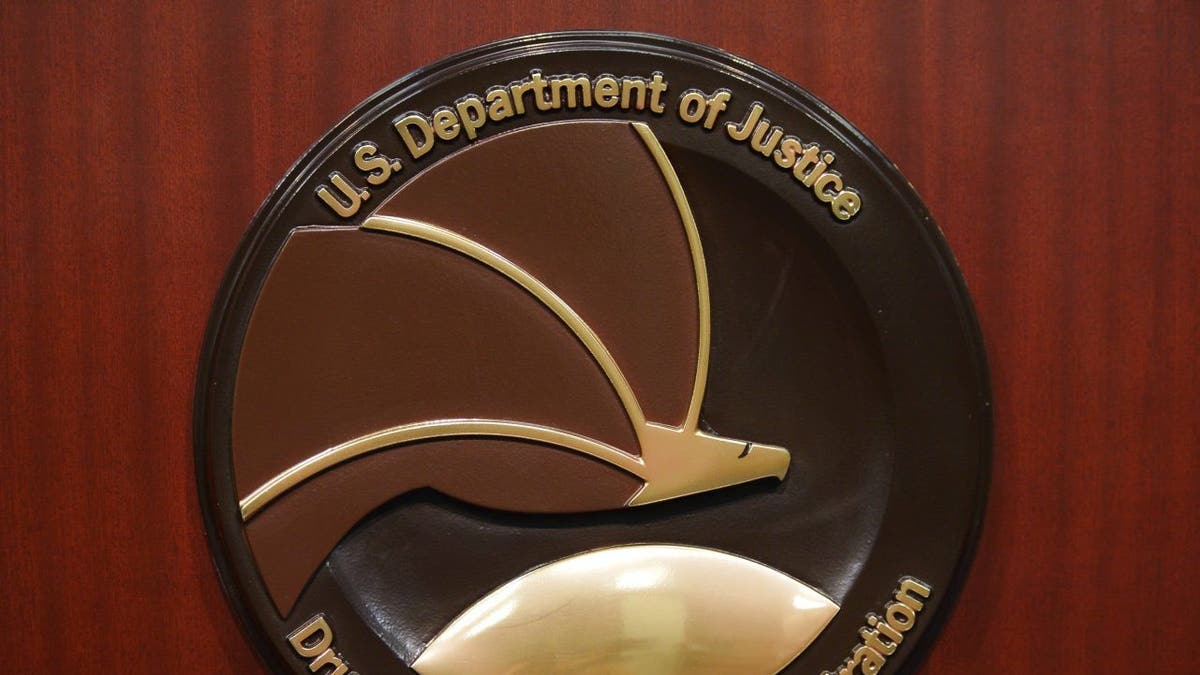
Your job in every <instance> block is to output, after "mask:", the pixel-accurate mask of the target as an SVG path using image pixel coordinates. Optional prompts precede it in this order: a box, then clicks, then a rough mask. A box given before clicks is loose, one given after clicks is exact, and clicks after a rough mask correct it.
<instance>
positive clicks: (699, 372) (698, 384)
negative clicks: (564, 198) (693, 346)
mask: <svg viewBox="0 0 1200 675" xmlns="http://www.w3.org/2000/svg"><path fill="white" fill-rule="evenodd" d="M633 128H634V129H636V130H637V132H638V136H641V138H642V142H643V143H645V144H646V149H647V150H649V151H650V154H651V155H652V156H653V157H654V161H655V162H657V163H658V170H659V171H661V172H662V175H663V180H665V181H667V187H668V188H670V190H671V197H673V198H674V199H675V208H676V209H678V210H679V217H680V219H682V220H683V231H684V232H685V233H686V234H687V240H688V248H690V249H691V252H692V268H693V269H694V270H695V273H696V303H697V304H696V307H697V310H698V313H699V315H700V330H699V333H700V345H699V348H698V349H697V352H696V381H695V383H694V384H693V385H692V401H691V403H690V404H689V405H688V413H687V418H686V419H685V420H684V423H683V427H682V428H683V429H686V430H692V429H695V428H696V427H697V425H699V423H700V406H701V405H703V404H704V389H705V387H706V386H707V385H708V350H709V348H710V344H711V342H712V338H711V332H710V331H711V328H710V325H711V323H710V321H711V319H710V314H711V311H712V310H711V308H710V306H709V299H708V267H707V266H706V265H705V263H704V247H703V246H702V245H701V243H700V230H698V229H697V228H696V219H695V217H693V216H692V207H691V206H690V205H689V204H688V200H687V195H686V194H684V192H683V184H682V183H680V182H679V176H678V174H676V173H675V167H674V166H673V165H672V164H671V159H670V158H669V157H667V153H666V151H665V150H663V147H662V144H660V143H659V142H658V138H657V137H656V136H655V135H654V132H653V131H651V130H650V127H648V126H646V125H645V124H643V123H642V122H634V123H633Z"/></svg>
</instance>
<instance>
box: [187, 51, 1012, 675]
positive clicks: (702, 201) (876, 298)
mask: <svg viewBox="0 0 1200 675" xmlns="http://www.w3.org/2000/svg"><path fill="white" fill-rule="evenodd" d="M195 434H196V446H197V447H196V463H197V473H198V481H199V487H200V496H201V500H202V507H203V513H204V517H205V521H206V526H207V530H208V533H209V538H210V544H211V547H212V551H213V554H214V557H215V558H216V561H217V566H218V568H219V570H220V573H221V577H222V580H223V581H224V584H225V587H226V589H227V591H228V594H229V597H230V599H231V602H232V604H233V606H234V609H235V610H236V612H237V613H238V614H239V615H240V616H241V617H242V619H243V622H244V624H245V626H246V629H247V631H248V633H249V634H250V636H251V638H252V639H253V641H254V642H255V643H256V645H257V646H258V648H259V650H260V652H261V653H262V654H263V655H264V657H265V658H266V659H267V660H268V662H269V663H270V665H271V666H272V667H273V668H274V669H275V670H276V671H278V672H281V673H314V672H315V673H321V674H323V675H329V674H336V675H344V674H345V673H351V672H358V673H363V674H364V675H366V674H369V673H383V672H393V673H394V672H416V673H420V674H421V675H488V674H490V673H512V674H515V673H536V674H539V675H542V674H546V673H572V674H578V673H595V674H600V673H605V674H607V673H638V674H664V675H669V674H675V673H678V674H683V673H687V674H689V675H694V674H696V673H714V674H716V673H720V674H728V673H738V674H739V675H771V674H772V673H778V672H784V673H838V674H839V675H841V674H845V675H849V674H851V673H877V672H880V671H881V670H882V671H884V672H896V671H898V670H900V669H901V665H902V664H904V663H905V662H910V663H911V657H912V656H913V654H914V653H917V652H919V651H920V648H921V645H923V644H925V643H927V642H928V641H929V639H928V638H929V636H930V635H932V634H933V633H934V632H935V630H936V627H937V626H938V623H939V618H938V617H939V616H944V614H945V611H946V610H947V609H948V606H949V605H950V604H951V602H952V600H953V596H954V594H955V592H956V588H957V587H958V585H959V584H960V583H961V580H962V577H963V575H964V573H965V571H966V567H967V563H968V562H969V559H970V556H971V552H972V550H973V542H974V540H975V537H976V534H977V531H978V528H979V525H980V517H981V514H982V506H983V499H984V495H985V491H986V483H987V474H988V466H989V452H990V450H989V448H990V434H991V413H990V393H989V389H988V381H987V371H986V362H985V358H984V353H983V348H982V343H981V339H980V334H979V329H978V327H977V324H976V321H975V318H974V314H973V310H972V307H971V303H970V300H969V297H968V295H967V292H966V288H965V286H964V284H963V281H962V279H961V277H960V276H959V273H958V271H957V268H956V266H955V263H954V260H953V258H952V257H951V255H950V253H949V251H948V250H947V247H946V244H945V242H944V241H943V239H942V237H941V236H940V234H939V232H938V230H937V228H936V227H935V225H934V224H933V222H932V220H931V219H930V217H929V214H928V213H927V211H926V209H925V207H924V206H923V205H922V204H921V202H920V201H919V200H918V198H917V196H916V194H914V192H913V190H912V188H911V187H910V186H909V184H908V183H907V182H906V181H905V180H904V178H903V177H902V176H901V175H900V174H899V173H898V172H897V170H896V168H895V166H894V165H893V164H892V163H891V162H889V161H887V160H886V159H885V158H884V157H883V155H882V154H881V153H880V152H879V151H878V150H877V149H876V148H875V147H874V146H873V145H871V144H870V142H869V141H867V140H866V139H865V138H864V137H863V136H862V134H860V133H859V132H858V131H856V130H855V129H854V128H853V127H851V126H850V125H849V124H848V123H847V122H845V121H844V120H842V119H841V118H840V117H838V116H837V115H836V114H834V113H833V112H831V111H830V110H829V109H828V108H827V107H826V106H824V105H823V104H821V103H820V102H819V101H817V100H816V99H815V98H813V96H811V95H810V94H808V93H807V92H805V91H803V90H801V89H800V88H798V87H797V86H795V85H794V84H791V83H789V82H787V81H785V80H783V79H782V78H780V77H779V76H777V75H774V74H772V73H770V72H769V71H767V70H765V69H763V68H761V67H759V66H756V65H753V64H751V63H748V62H746V61H744V60H741V59H738V58H736V57H733V56H731V55H729V54H726V53H724V52H721V51H717V50H714V49H710V48H706V47H701V46H698V45H694V44H690V43H686V42H682V41H679V40H675V39H670V38H664V37H658V36H651V35H633V34H626V33H607V32H583V33H560V34H547V35H537V36H532V37H525V38H519V39H513V40H506V41H503V42H498V43H495V44H491V45H488V46H485V47H481V48H478V49H475V50H472V51H469V52H465V53H462V54H459V55H457V56H453V57H451V58H448V59H446V60H444V61H441V62H439V63H436V64H434V65H432V66H429V67H427V68H425V69H422V70H420V71H418V72H416V73H413V74H411V75H408V76H406V77H404V78H402V79H400V80H399V81H397V82H396V83H394V84H392V85H391V86H389V87H387V88H386V89H385V90H383V91H381V92H379V93H378V94H376V95H375V96H373V97H371V98H370V99H369V100H367V101H366V102H365V103H363V104H362V105H361V106H360V107H359V108H358V109H357V110H355V111H354V112H353V113H352V114H351V115H350V116H349V117H347V118H346V119H345V120H344V121H343V122H341V123H340V124H338V125H337V127H335V128H334V129H333V130H332V131H330V132H329V133H328V134H327V135H326V136H325V138H323V139H322V140H321V141H320V142H318V143H317V144H316V145H314V146H313V147H312V149H311V150H309V151H308V152H307V153H306V154H305V156H304V157H303V158H301V160H300V161H299V162H298V163H297V164H296V166H295V167H293V169H292V170H291V171H290V172H289V173H288V175H287V176H286V177H285V178H284V179H283V181H282V182H280V184H279V186H278V187H277V188H276V189H275V191H274V192H273V193H272V194H271V196H270V197H269V198H268V199H267V201H266V203H265V204H264V205H263V207H262V208H261V210H260V211H259V212H258V214H257V215H256V216H255V218H254V221H253V223H252V224H251V228H250V231H249V233H248V235H247V236H246V238H245V240H244V242H243V243H242V245H241V247H240V249H239V251H238V253H237V255H236V258H235V260H234V262H233V264H232V265H231V267H230V271H229V273H228V275H227V277H226V280H225V283H224V285H223V287H222V290H221V292H220V296H219V298H218V301H217V303H216V307H215V309H214V312H213V315H212V319H211V322H210V325H209V331H208V337H207V342H206V348H205V356H204V359H203V362H202V365H201V369H200V375H199V381H198V385H197V394H196V413H195Z"/></svg>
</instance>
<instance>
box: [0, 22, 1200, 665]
mask: <svg viewBox="0 0 1200 675" xmlns="http://www.w3.org/2000/svg"><path fill="white" fill-rule="evenodd" d="M965 5H969V6H965ZM598 27H603V28H615V29H631V30H646V31H653V32H661V33H667V34H673V35H676V36H679V37H683V38H688V39H692V40H697V41H701V42H705V43H709V44H714V45H717V46H720V47H723V48H725V49H727V50H730V51H732V52H735V53H737V54H740V55H742V56H745V57H747V58H750V59H752V60H754V61H757V62H759V63H762V64H764V65H766V66H768V67H771V68H773V69H775V70H777V71H779V72H781V73H782V74H784V75H785V76H787V77H788V78H790V79H792V80H794V81H796V82H798V83H800V84H801V85H802V86H804V87H806V88H807V89H809V90H810V91H812V92H814V93H815V94H816V95H817V96H818V97H820V98H822V99H823V100H825V101H826V102H827V103H829V104H830V105H831V106H832V107H833V108H834V109H835V110H837V111H839V112H840V113H842V114H843V115H844V116H845V117H847V118H848V119H849V120H851V121H852V122H853V123H854V124H855V125H857V126H858V127H859V128H860V129H862V130H863V131H864V132H865V133H866V134H867V135H868V136H869V137H870V138H872V139H873V140H874V141H875V142H876V143H877V144H878V145H879V146H880V147H882V148H883V149H884V152H886V153H887V154H888V155H889V156H890V157H891V158H892V159H894V160H895V161H896V162H897V163H898V164H899V166H900V167H901V169H902V170H903V171H904V173H905V174H906V176H907V177H908V178H909V179H910V180H911V181H912V183H913V184H914V185H915V186H916V187H917V189H918V190H919V191H920V192H921V194H922V196H923V198H924V199H925V201H926V202H927V203H928V204H929V206H930V208H931V209H932V211H933V213H934V215H935V217H936V218H937V219H938V221H939V223H940V224H941V226H942V228H943V229H944V231H945V234H946V237H947V238H948V239H949V241H950V244H951V246H952V247H953V249H954V251H955V253H956V255H957V257H958V260H959V262H960V263H961V266H962V269H963V273H964V275H965V277H966V279H967V281H968V283H969V285H970V286H971V288H972V291H973V293H974V295H975V299H976V302H977V305H978V311H979V315H980V320H981V322H982V325H983V330H984V334H985V337H986V339H987V342H988V345H989V349H990V358H991V365H992V374H993V379H994V389H995V409H996V453H995V454H996V458H995V466H994V477H993V483H992V493H991V499H990V504H989V508H988V515H987V521H986V525H985V531H984V536H983V540H982V543H981V546H980V549H979V555H978V558H977V561H976V563H975V566H974V569H973V572H972V574H971V576H970V579H969V581H968V583H967V585H966V588H965V590H964V592H963V595H962V598H961V601H960V603H959V605H958V607H957V608H956V610H955V612H954V614H953V615H952V616H951V618H950V620H949V622H948V624H947V626H946V629H945V631H944V633H943V635H942V637H941V638H940V640H939V641H938V643H937V646H936V647H935V648H934V649H933V651H932V653H931V654H930V655H929V658H928V659H927V660H926V662H925V665H924V667H923V668H922V672H924V673H939V674H940V673H944V674H950V673H961V672H968V671H969V672H975V673H1006V674H1007V673H1052V672H1053V673H1088V672H1103V673H1124V672H1135V671H1136V672H1159V671H1162V672H1190V671H1191V669H1194V667H1195V666H1194V664H1195V659H1194V657H1193V656H1192V655H1191V650H1190V649H1189V647H1188V645H1190V644H1191V640H1192V638H1193V633H1194V627H1193V625H1192V624H1193V622H1194V619H1193V618H1192V617H1191V614H1192V613H1191V612H1189V610H1190V609H1191V608H1194V607H1196V606H1197V605H1200V591H1198V590H1197V589H1198V585H1197V580H1196V579H1195V575H1194V570H1195V567H1196V562H1195V561H1196V560H1197V558H1200V544H1198V543H1197V542H1198V541H1200V525H1198V524H1197V523H1198V520H1197V517H1196V514H1197V513H1198V512H1200V497H1198V494H1200V493H1198V491H1197V488H1196V481H1197V479H1198V477H1200V475H1198V472H1197V469H1198V466H1197V464H1198V463H1200V459H1198V458H1200V452H1197V448H1196V442H1197V439H1198V438H1200V422H1198V419H1200V412H1198V411H1200V402H1198V401H1197V393H1198V391H1200V370H1198V366H1197V361H1198V357H1200V350H1198V348H1197V344H1198V343H1200V324H1198V321H1197V311H1196V310H1197V308H1198V305H1200V291H1198V288H1197V286H1198V282H1197V280H1198V279H1200V225H1198V221H1200V217H1198V215H1197V214H1198V212H1200V188H1198V187H1197V181H1198V180H1200V175H1198V174H1200V170H1198V167H1200V162H1198V160H1197V152H1198V151H1200V142H1198V140H1200V125H1198V124H1197V123H1196V120H1197V119H1200V77H1198V73H1197V68H1198V66H1197V63H1198V62H1200V5H1197V4H1196V3H1194V2H1190V1H1186V0H1185V1H1181V2H1175V3H1162V4H1153V3H1147V2H1108V3H1096V2H1074V3H1041V2H991V3H960V2H955V1H953V0H943V1H939V2H927V3H920V4H914V3H894V4H889V5H887V6H882V5H878V4H875V3H861V4H860V3H856V2H844V3H840V4H833V3H822V4H819V5H818V4H814V5H813V6H802V5H799V4H797V3H794V2H760V3H755V4H752V5H749V4H748V5H745V6H743V5H741V4H740V3H717V2H706V3H696V4H691V3H683V2H674V3H666V4H656V3H650V2H638V3H630V4H624V3H603V2H574V3H570V4H569V5H568V4H566V3H563V4H558V3H543V4H517V5H510V4H507V3H495V4H491V3H476V4H472V5H463V6H452V5H451V4H449V3H436V2H430V3H407V4H394V5H388V6H385V7H376V8H360V7H354V8H353V9H351V6H350V5H344V4H334V3H329V4H307V3H305V4H296V5H291V4H287V5H266V4H253V5H250V6H246V5H243V4H241V3H233V2H229V3H224V4H208V5H197V4H192V3H123V4H121V5H119V6H115V5H110V4H99V3H97V4H83V5H76V4H75V3H60V4H50V3H37V2H15V3H14V2H10V3H3V4H0V110H2V112H3V121H2V122H0V172H2V173H0V175H2V180H3V189H2V190H0V533H3V541H4V543H3V545H2V546H0V588H2V589H3V590H2V591H0V595H2V597H3V601H2V602H0V609H2V611H0V634H3V635H5V636H9V637H10V638H14V639H16V640H17V642H16V643H15V644H18V645H19V649H18V650H17V651H16V652H14V654H19V656H20V660H21V666H22V670H24V671H25V672H31V673H75V672H80V673H90V672H107V671H110V670H111V671H113V672H128V673H151V672H167V673H184V672H196V671H198V670H212V671H223V672H261V671H262V666H261V665H259V664H258V662H257V661H256V658H255V656H254V655H253V653H252V652H251V650H250V648H249V647H248V646H247V645H246V643H245V641H244V640H243V638H242V636H241V634H240V632H239V630H238V627H237V625H236V623H235V620H234V618H233V616H232V614H231V613H230V611H229V610H228V608H227V606H226V604H225V600H224V599H223V597H222V595H221V591H220V589H219V587H218V583H217V580H216V576H215V574H214V571H213V567H212V565H211V563H210V562H209V555H208V550H207V548H206V546H205V541H204V536H203V532H202V528H201V524H200V515H199V509H198V500H197V497H196V494H195V488H194V486H193V478H192V447H191V435H190V433H191V431H190V428H191V406H192V387H193V378H194V376H195V370H196V364H197V360H198V358H199V350H200V344H201V338H202V335H203V332H204V326H205V321H206V320H207V317H208V312H209V306H210V303H211V301H212V299H213V297H214V294H215V292H216V289H217V286H218V284H219V282H220V279H221V276H222V274H223V273H224V271H225V267H226V264H227V263H228V262H229V260H230V258H231V255H232V253H233V251H234V248H235V246H236V244H237V242H238V240H239V238H240V237H241V236H242V234H243V232H244V231H245V229H246V226H247V224H248V222H249V220H250V217H251V216H252V214H253V213H254V211H255V209H256V208H257V207H258V205H259V204H260V203H261V201H262V199H263V198H264V197H265V196H266V195H267V193H268V192H269V191H270V189H271V188H272V187H273V185H274V183H275V181H276V180H278V179H279V178H280V177H281V176H282V175H283V174H284V172H285V171H286V170H287V168H288V167H289V166H290V165H291V163H292V162H293V161H294V160H295V159H296V158H297V157H299V156H300V154H301V153H302V152H303V150H304V149H305V148H306V147H307V146H308V145H309V144H310V143H312V142H313V141H315V140H316V139H317V138H319V137H320V136H321V135H322V134H323V133H324V132H325V131H326V130H327V128H329V127H330V126H332V125H333V124H334V122H336V121H337V120H338V119H340V118H341V117H342V116H343V115H344V114H346V113H347V112H348V111H349V110H350V109H351V108H352V107H353V106H354V105H356V104H357V103H358V102H359V101H361V100H362V99H364V98H365V97H366V96H368V95H369V94H371V93H373V92H374V91H376V90H377V89H379V88H381V87H383V86H384V85H385V84H387V83H388V82H390V81H391V80H393V79H395V78H397V77H399V76H400V75H402V74H404V73H406V72H408V71H410V70H412V69H413V68H416V67H418V66H420V65H423V64H425V63H427V62H429V61H432V60H434V59H436V58H438V57H441V56H444V55H448V54H450V53H453V52H455V51H458V50H461V49H464V48H467V47H470V46H473V45H477V44H481V43H484V42H487V41H489V40H492V39H496V38H500V37H505V36H510V35H515V34H521V33H529V32H536V31H540V30H554V29H566V28H598Z"/></svg>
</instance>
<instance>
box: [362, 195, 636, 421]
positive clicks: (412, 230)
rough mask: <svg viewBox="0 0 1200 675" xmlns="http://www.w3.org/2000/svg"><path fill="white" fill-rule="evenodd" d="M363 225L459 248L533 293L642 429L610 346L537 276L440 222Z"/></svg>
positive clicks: (374, 220)
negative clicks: (588, 356) (570, 334)
mask: <svg viewBox="0 0 1200 675" xmlns="http://www.w3.org/2000/svg"><path fill="white" fill-rule="evenodd" d="M362 228H363V229H367V230H378V231H382V232H391V233H394V234H400V235H404V236H407V237H413V238H414V239H421V240H423V241H427V242H430V243H432V244H437V245H439V246H444V247H446V248H448V249H450V250H452V251H457V252H459V253H461V254H463V255H465V256H467V257H469V258H473V259H475V260H477V261H479V262H481V263H483V264H484V265H487V266H488V267H490V268H492V269H494V270H496V271H497V272H499V273H501V274H503V275H504V276H506V277H508V278H509V279H511V280H512V281H514V282H515V283H516V284H517V285H518V286H520V287H521V288H523V289H525V290H526V291H527V292H528V293H529V294H530V295H532V296H534V297H535V298H537V299H538V300H539V301H541V303H542V304H543V305H545V306H546V307H547V308H548V309H549V310H550V311H551V312H554V314H555V316H557V317H558V318H559V320H561V321H562V322H563V323H564V324H566V326H567V328H569V329H571V332H573V333H574V334H575V337H577V338H578V339H579V341H580V342H582V343H583V346H584V347H586V348H587V350H588V353H590V354H591V355H592V358H593V359H595V361H596V363H597V364H599V365H600V368H601V370H603V371H604V375H605V376H606V377H608V381H609V382H610V383H611V384H612V387H613V389H614V390H615V391H616V392H617V397H618V398H620V399H621V404H622V405H623V406H624V407H625V412H626V414H628V415H629V421H630V422H632V423H633V427H634V429H640V428H641V427H642V426H643V425H645V424H646V416H645V415H644V414H643V413H642V406H641V405H640V404H639V403H638V400H637V396H636V395H635V394H634V393H633V388H632V387H630V386H629V381H628V380H626V379H625V374H624V373H622V372H621V368H620V366H618V365H617V361H616V359H614V358H613V357H612V354H610V353H609V352H608V348H607V347H605V346H604V343H603V342H601V341H600V336H598V335H596V332H595V331H593V330H592V328H591V326H588V325H587V323H586V322H585V321H584V320H583V319H582V318H581V317H580V316H579V315H578V314H576V313H575V310H574V309H571V306H570V305H568V304H567V303H566V301H565V300H563V299H562V298H560V297H558V295H557V294H556V293H555V292H554V291H552V290H550V288H549V287H548V286H546V284H543V283H542V282H541V281H539V280H538V279H537V277H535V276H533V275H532V274H530V273H529V272H526V271H525V270H524V269H522V268H521V267H520V266H518V265H516V264H515V263H513V262H512V261H510V260H508V259H507V258H505V257H504V256H502V255H500V254H499V253H497V252H495V251H493V250H492V249H490V248H488V247H486V246H483V245H482V244H479V243H478V242H476V241H473V240H471V239H468V238H466V237H464V236H462V235H460V234H458V233H457V232H452V231H450V230H447V229H445V228H442V227H438V226H437V225H431V224H429V223H424V222H421V221H419V220H412V219H411V218H399V217H396V216H371V217H370V218H367V220H366V221H365V222H363V224H362Z"/></svg>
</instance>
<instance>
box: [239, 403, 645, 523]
mask: <svg viewBox="0 0 1200 675" xmlns="http://www.w3.org/2000/svg"><path fill="white" fill-rule="evenodd" d="M470 436H492V437H500V438H519V439H523V440H528V441H536V442H539V443H547V444H550V445H555V446H559V447H562V448H566V449H568V450H574V451H575V452H578V453H581V454H584V455H588V456H590V457H595V458H596V459H599V460H601V461H603V462H607V463H609V464H612V465H613V466H615V467H617V468H619V469H623V470H624V471H627V472H629V473H631V474H633V475H635V476H637V477H638V478H641V479H642V480H646V476H645V465H644V464H643V463H642V460H641V459H640V458H638V457H634V456H633V455H631V454H629V453H627V452H624V451H622V450H618V449H617V448H614V447H613V446H611V445H608V444H605V443H601V442H599V441H596V440H593V439H590V438H587V437H586V436H580V435H579V434H573V433H571V432H569V431H562V430H561V429H553V428H551V427H543V426H539V425H537V424H525V423H523V422H508V421H503V420H472V419H449V420H436V421H432V422H418V423H416V424H405V425H403V426H398V427H392V428H391V429H385V430H383V431H377V432H375V433H372V434H367V435H366V436H360V437H359V438H355V439H354V440H351V441H347V442H345V443H342V444H340V445H335V446H333V447H332V448H329V449H328V450H325V451H323V452H320V453H317V454H316V455H313V456H312V457H309V458H308V459H306V460H304V461H303V462H300V463H299V464H296V465H295V466H293V467H291V468H290V469H287V470H286V471H284V472H283V473H281V474H279V475H277V476H275V477H274V478H272V479H271V480H269V481H267V482H266V483H264V484H263V485H262V486H261V487H259V488H258V489H257V490H255V491H254V492H252V493H250V494H249V495H248V496H247V497H246V498H245V499H243V500H242V501H241V502H240V504H239V506H240V507H241V511H242V520H249V519H250V518H251V517H252V516H254V514H256V513H258V512H259V511H261V510H262V509H263V507H265V506H266V505H267V504H270V503H271V502H272V501H274V500H275V499H277V498H278V497H279V496H280V495H282V494H283V493H285V492H287V491H288V490H291V489H292V488H294V487H296V486H297V485H299V484H300V483H303V482H304V481H306V480H308V479H309V478H312V477H313V476H315V475H317V474H319V473H321V472H323V471H325V470H326V469H329V468H331V467H333V466H336V465H338V464H341V463H342V462H346V461H349V460H351V459H354V458H355V457H360V456H362V455H366V454H369V453H372V452H375V451H376V450H381V449H383V448H386V447H388V446H391V445H400V444H403V443H412V442H414V441H423V440H430V439H435V438H451V437H470Z"/></svg>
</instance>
